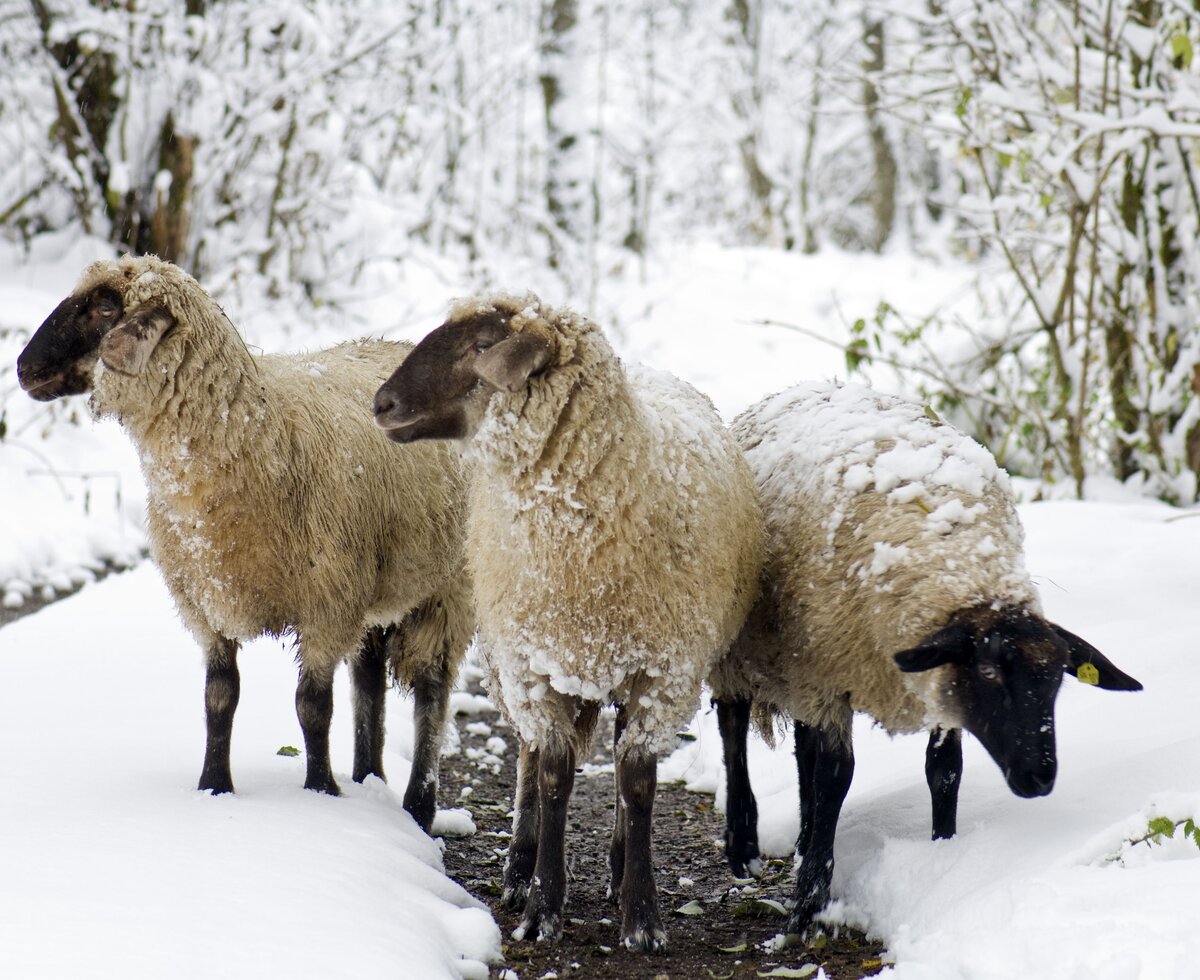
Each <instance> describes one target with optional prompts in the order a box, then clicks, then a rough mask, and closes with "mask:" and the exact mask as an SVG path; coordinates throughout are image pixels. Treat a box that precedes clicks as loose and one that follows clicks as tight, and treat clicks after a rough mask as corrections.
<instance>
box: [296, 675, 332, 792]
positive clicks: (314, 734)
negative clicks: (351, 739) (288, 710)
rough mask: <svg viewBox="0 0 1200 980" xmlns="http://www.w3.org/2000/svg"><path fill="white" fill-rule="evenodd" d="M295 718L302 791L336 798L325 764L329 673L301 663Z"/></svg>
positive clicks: (328, 709)
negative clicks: (304, 765) (302, 760)
mask: <svg viewBox="0 0 1200 980" xmlns="http://www.w3.org/2000/svg"><path fill="white" fill-rule="evenodd" d="M296 715H297V716H298V717H299V719H300V729H301V731H303V732H304V750H305V755H306V756H307V759H308V774H307V776H306V778H305V780H304V788H305V789H312V790H317V791H318V792H321V793H328V794H329V795H330V796H340V795H341V790H339V789H338V784H337V783H336V782H335V781H334V778H333V768H332V766H331V764H330V761H329V725H330V722H331V721H332V720H333V669H332V668H327V667H320V668H313V667H311V666H310V665H309V664H306V663H303V661H302V662H301V665H300V682H299V683H298V684H297V685H296Z"/></svg>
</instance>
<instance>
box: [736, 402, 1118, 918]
mask: <svg viewBox="0 0 1200 980" xmlns="http://www.w3.org/2000/svg"><path fill="white" fill-rule="evenodd" d="M732 428H733V432H734V435H735V437H736V438H737V440H738V442H739V443H740V445H741V446H742V449H743V450H744V452H745V454H746V458H747V459H748V460H749V462H750V465H751V468H752V469H753V471H754V475H755V480H756V483H757V485H758V491H759V497H760V500H761V502H762V507H763V513H764V520H765V522H766V527H767V553H768V556H769V557H768V559H767V563H766V566H765V568H764V572H763V583H764V584H763V589H762V592H761V595H760V598H759V600H758V602H757V603H756V605H755V608H754V610H753V611H752V612H751V614H750V616H749V619H748V620H747V623H746V626H745V629H744V630H743V632H742V634H741V635H740V636H739V638H738V640H737V641H736V642H735V643H734V644H733V647H732V649H731V651H730V654H729V657H728V658H727V659H726V661H725V662H724V663H723V664H722V667H721V669H720V670H718V671H717V672H715V674H714V678H713V683H714V693H715V695H716V697H717V700H718V711H719V713H720V714H721V729H722V735H723V737H724V739H725V743H726V764H727V768H728V770H729V780H728V785H729V794H730V795H729V801H728V806H727V821H728V825H727V836H726V843H727V848H728V850H729V855H730V859H731V863H732V864H733V866H734V867H735V869H738V868H739V867H741V866H744V863H745V862H746V861H747V860H748V859H749V858H751V857H752V856H754V854H753V852H754V851H756V850H757V844H756V841H755V839H754V832H755V831H754V803H753V795H752V793H751V792H750V786H749V780H748V777H747V775H746V773H745V737H746V723H747V721H748V718H749V715H750V711H749V702H750V700H751V699H752V700H753V702H754V703H755V705H756V708H757V709H758V713H757V714H756V717H758V718H759V719H760V722H761V723H762V724H763V725H764V726H765V727H768V728H769V727H770V726H771V725H772V723H773V718H774V717H780V716H782V717H789V718H794V719H795V721H796V756H797V760H798V763H799V768H800V780H801V785H800V792H801V832H800V840H799V842H798V849H799V852H800V854H801V855H802V856H803V863H802V864H801V867H800V871H799V875H798V880H797V884H796V906H795V909H794V910H793V912H792V914H791V917H790V919H789V923H788V926H789V930H788V931H789V932H800V931H803V930H804V929H805V928H806V927H807V926H808V925H809V924H810V923H811V921H812V918H813V916H815V915H816V914H817V913H818V912H819V911H820V910H821V909H822V908H823V907H824V905H825V904H826V903H827V901H828V899H829V884H830V880H831V876H832V869H833V839H834V833H835V830H836V826H837V818H838V813H839V811H840V809H841V805H842V800H843V799H844V798H845V795H846V790H847V789H848V788H849V785H850V779H851V776H852V774H853V771H854V756H853V752H852V749H851V717H852V715H853V713H854V712H855V711H862V712H866V713H867V714H869V715H870V716H871V717H873V718H874V719H875V720H876V721H878V722H879V723H880V724H881V725H883V727H885V728H886V729H887V730H888V731H890V732H913V731H917V730H920V729H933V737H931V740H930V749H929V754H928V756H927V766H926V772H927V776H928V778H929V785H930V789H931V791H932V794H933V803H934V820H933V824H934V836H935V837H945V836H951V835H953V833H954V825H955V810H956V806H957V794H958V784H959V777H960V774H961V770H962V752H961V744H960V742H959V730H960V729H962V728H966V729H967V730H968V731H970V732H971V733H972V734H974V735H975V736H977V737H978V738H979V740H980V741H981V742H982V743H983V745H984V747H985V748H986V749H987V750H988V752H989V753H990V754H991V755H992V757H993V758H994V759H995V760H996V762H997V764H998V765H999V766H1000V768H1001V769H1002V770H1003V771H1004V775H1005V778H1006V780H1007V781H1008V784H1009V787H1010V788H1011V789H1012V791H1013V792H1014V793H1016V794H1017V795H1018V796H1026V797H1028V796H1041V795H1044V794H1046V793H1049V792H1050V790H1051V788H1052V787H1053V785H1054V777H1055V772H1056V757H1055V743H1054V701H1055V697H1056V695H1057V693H1058V688H1059V684H1060V681H1061V679H1062V675H1063V673H1064V671H1070V672H1071V673H1075V672H1076V671H1078V670H1080V669H1081V668H1082V669H1083V671H1084V672H1083V673H1082V674H1080V676H1081V677H1082V678H1084V679H1086V680H1089V681H1090V682H1091V683H1095V684H1098V685H1099V686H1101V687H1105V688H1109V689H1114V690H1137V689H1138V688H1140V686H1141V685H1140V684H1138V683H1137V681H1135V680H1133V678H1131V677H1128V676H1127V675H1125V674H1123V673H1122V672H1121V671H1119V670H1118V669H1117V668H1116V667H1114V666H1113V665H1112V664H1111V663H1110V662H1109V661H1108V660H1107V659H1105V657H1104V656H1103V655H1102V654H1101V653H1100V652H1099V651H1098V650H1096V649H1095V648H1094V647H1092V646H1091V645H1089V644H1088V643H1086V642H1085V641H1083V640H1082V639H1080V638H1079V637H1077V636H1075V635H1074V634H1072V633H1069V632H1067V631H1066V630H1064V629H1063V628H1062V627H1059V626H1056V625H1054V624H1053V623H1050V622H1048V621H1047V620H1045V619H1044V618H1043V617H1042V615H1041V605H1040V603H1039V601H1038V596H1037V591H1036V589H1035V588H1034V586H1033V584H1032V582H1031V581H1030V579H1029V576H1028V574H1027V573H1026V571H1025V566H1024V558H1023V555H1022V539H1023V532H1022V530H1021V525H1020V522H1019V520H1018V518H1017V512H1016V505H1015V502H1014V500H1013V496H1012V493H1011V491H1010V487H1009V481H1008V477H1007V475H1006V474H1005V473H1004V471H1003V470H1001V469H1000V468H999V467H998V466H997V465H996V462H995V460H994V459H993V458H992V456H991V454H990V453H988V452H987V450H986V449H984V448H983V447H982V446H980V445H979V444H978V443H976V442H974V441H973V440H971V439H970V438H969V437H968V436H966V435H964V434H963V433H962V432H959V431H958V430H956V429H954V428H953V427H952V426H949V425H946V424H943V423H941V422H940V421H938V420H936V419H935V418H933V417H930V416H929V415H927V414H926V413H925V411H924V410H923V409H922V407H921V406H920V405H915V404H912V403H909V402H906V401H903V400H901V399H898V398H894V397H890V396H887V395H882V394H879V393H877V392H875V391H872V390H871V389H869V388H864V387H861V386H858V385H836V384H831V383H821V384H813V385H801V386H797V387H795V388H791V389H789V390H787V391H784V392H782V393H781V394H778V395H774V396H771V397H769V398H767V399H765V400H764V401H762V402H760V403H759V404H757V405H755V406H753V407H752V408H750V409H748V410H747V411H746V412H744V413H743V414H741V415H739V416H738V418H737V419H735V421H734V423H733V426H732ZM1088 665H1090V666H1088ZM739 862H740V863H739Z"/></svg>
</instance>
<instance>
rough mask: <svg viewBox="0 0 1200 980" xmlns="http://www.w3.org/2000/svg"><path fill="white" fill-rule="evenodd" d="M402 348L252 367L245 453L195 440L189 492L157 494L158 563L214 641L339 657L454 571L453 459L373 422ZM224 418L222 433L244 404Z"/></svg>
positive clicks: (277, 358)
mask: <svg viewBox="0 0 1200 980" xmlns="http://www.w3.org/2000/svg"><path fill="white" fill-rule="evenodd" d="M409 350H411V345H409V344H396V343H388V342H383V341H364V342H357V343H347V344H341V345H339V346H337V347H334V348H329V349H326V350H322V351H317V352H314V353H308V354H296V355H268V356H264V357H262V358H260V359H258V361H257V375H256V381H257V383H258V386H257V390H261V392H262V398H263V400H264V401H265V403H266V404H265V405H264V407H263V411H261V412H260V413H258V415H257V417H255V416H254V414H253V412H247V414H246V416H245V420H244V421H246V423H247V425H248V429H249V431H248V434H247V437H246V439H244V440H243V441H242V443H241V444H240V445H239V449H238V451H237V452H236V453H226V452H218V451H216V450H215V448H213V447H212V446H211V444H210V445H209V446H208V448H209V449H212V451H211V452H206V446H205V444H204V443H203V441H202V440H193V449H192V450H191V452H190V458H188V459H187V460H184V461H183V462H185V463H186V464H187V466H186V468H185V469H184V470H183V472H184V473H186V476H182V477H181V478H180V479H183V480H186V481H188V482H189V486H188V487H187V488H186V489H187V490H188V491H189V492H188V493H185V494H180V493H176V492H171V491H170V490H167V492H160V493H158V494H152V508H151V510H152V513H151V518H152V522H151V524H152V526H151V531H152V538H153V539H154V540H155V543H156V552H162V551H165V552H166V554H161V553H160V554H159V555H158V557H159V560H160V565H162V566H163V567H164V571H165V572H166V573H167V575H168V579H169V581H172V582H173V584H174V585H175V587H176V591H177V592H182V593H183V594H184V595H185V597H186V599H187V600H188V601H189V602H191V603H193V604H194V605H195V606H197V607H198V608H199V609H200V611H201V613H202V615H203V617H204V619H205V620H206V621H207V623H206V624H207V625H208V626H209V627H210V628H212V629H215V630H216V631H218V632H220V633H222V634H224V635H229V636H235V637H240V638H249V637H253V636H256V635H259V634H261V633H263V632H273V633H279V632H283V631H285V630H292V629H295V630H299V631H300V632H301V634H302V635H304V636H305V637H306V643H307V642H308V641H311V645H312V646H313V647H318V646H322V645H326V644H329V645H338V644H344V643H345V642H346V640H345V638H346V637H347V636H355V635H357V634H358V632H359V631H360V629H361V627H362V625H363V624H364V623H367V624H375V623H388V622H392V621H396V620H399V619H400V618H402V617H403V615H404V614H405V613H406V612H407V611H408V610H409V609H411V608H412V607H413V606H415V605H416V604H417V603H418V602H420V601H421V600H423V599H424V598H426V597H427V596H428V595H429V594H430V593H431V592H432V591H434V590H435V589H436V588H438V587H440V586H441V585H442V584H444V583H445V582H446V581H447V580H448V579H449V578H450V577H451V576H453V575H454V574H456V573H457V572H458V571H459V569H460V568H461V563H462V549H461V535H462V530H461V529H462V526H463V523H464V520H463V518H464V515H463V508H464V484H463V480H462V477H461V472H460V466H459V463H458V460H457V457H456V456H455V455H454V454H453V453H452V452H451V451H450V450H449V449H448V448H447V447H445V446H442V445H435V444H420V445H414V446H403V447H402V446H396V445H393V444H392V443H390V442H388V440H387V439H385V438H384V436H383V435H382V433H380V432H379V430H378V428H377V427H376V426H375V424H374V420H373V416H372V412H371V399H372V397H373V395H374V392H375V391H376V390H377V388H378V386H379V385H380V384H381V383H382V382H383V380H385V379H386V378H387V377H388V376H389V375H390V374H391V372H392V371H393V370H394V369H395V367H396V366H397V365H398V364H399V363H400V361H401V360H403V358H404V357H405V356H406V355H407V353H408V351H409ZM220 411H221V413H223V414H224V415H225V416H226V417H225V419H224V420H223V421H224V422H225V423H226V424H229V422H230V421H231V420H230V419H229V413H230V412H234V413H240V412H245V411H246V406H244V405H243V404H241V403H240V402H237V403H235V404H233V405H232V406H226V407H224V408H221V409H220ZM216 421H217V420H215V419H214V423H216ZM233 421H234V422H237V421H238V420H233ZM197 442H198V443H199V445H196V443H197ZM157 484H158V487H159V490H160V491H162V490H163V487H164V484H163V481H162V479H161V478H160V479H159V480H158V481H157ZM153 487H154V483H153V482H152V489H153ZM189 559H199V561H196V560H189ZM345 652H347V651H345V650H341V651H339V655H340V654H341V653H345Z"/></svg>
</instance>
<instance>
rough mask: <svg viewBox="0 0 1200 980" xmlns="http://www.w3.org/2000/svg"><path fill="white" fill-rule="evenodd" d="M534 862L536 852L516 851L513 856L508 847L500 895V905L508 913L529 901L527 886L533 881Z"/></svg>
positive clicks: (522, 906)
mask: <svg viewBox="0 0 1200 980" xmlns="http://www.w3.org/2000/svg"><path fill="white" fill-rule="evenodd" d="M536 861H537V851H535V850H528V851H518V852H517V853H516V854H514V853H513V851H512V848H511V846H510V848H509V852H508V857H507V858H506V859H505V861H504V882H503V891H502V892H501V894H500V902H501V904H502V905H503V906H504V907H505V908H506V909H508V910H509V911H510V912H516V911H518V910H520V909H522V908H524V907H525V905H526V903H527V902H528V901H529V885H530V882H531V881H533V866H534V863H535V862H536Z"/></svg>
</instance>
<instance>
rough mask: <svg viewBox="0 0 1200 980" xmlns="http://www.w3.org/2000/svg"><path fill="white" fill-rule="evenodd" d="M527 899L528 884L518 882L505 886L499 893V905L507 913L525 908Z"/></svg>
mask: <svg viewBox="0 0 1200 980" xmlns="http://www.w3.org/2000/svg"><path fill="white" fill-rule="evenodd" d="M528 899H529V882H527V881H519V882H516V883H515V884H512V885H509V884H505V885H504V888H503V890H502V891H501V892H500V904H501V905H502V906H503V907H504V908H506V909H507V910H508V911H509V912H516V911H517V909H522V908H524V907H525V903H526V901H528Z"/></svg>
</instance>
